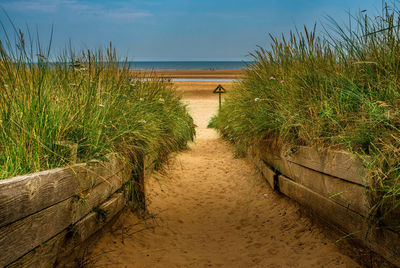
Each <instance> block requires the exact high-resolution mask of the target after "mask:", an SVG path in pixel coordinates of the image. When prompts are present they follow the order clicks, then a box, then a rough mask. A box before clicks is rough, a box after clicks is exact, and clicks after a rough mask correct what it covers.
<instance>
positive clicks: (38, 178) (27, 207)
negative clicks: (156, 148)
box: [0, 154, 130, 227]
mask: <svg viewBox="0 0 400 268" xmlns="http://www.w3.org/2000/svg"><path fill="white" fill-rule="evenodd" d="M123 162H124V161H122V160H121V159H118V158H117V156H116V155H115V154H111V155H110V161H109V162H104V163H97V164H95V165H86V164H77V165H73V166H71V168H57V169H53V170H48V171H43V172H38V173H34V174H29V175H24V176H18V177H15V178H11V179H7V180H1V181H0V227H2V226H5V225H7V224H10V223H12V222H14V221H16V220H18V219H21V218H23V217H26V216H28V215H31V214H33V213H36V212H38V211H41V210H43V209H45V208H47V207H50V206H52V205H54V204H56V203H58V202H61V201H63V200H66V199H68V198H70V197H72V196H74V195H79V194H80V193H81V192H82V191H86V190H88V189H89V188H92V187H94V186H96V185H97V184H99V183H101V182H103V181H106V180H107V179H108V178H109V177H110V176H112V175H113V174H114V173H115V172H118V169H123V172H125V173H128V169H127V165H126V164H125V165H124V163H123ZM129 177H130V176H129V175H128V174H127V175H126V176H124V178H125V179H126V180H128V179H129Z"/></svg>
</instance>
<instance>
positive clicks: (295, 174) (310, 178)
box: [262, 151, 370, 216]
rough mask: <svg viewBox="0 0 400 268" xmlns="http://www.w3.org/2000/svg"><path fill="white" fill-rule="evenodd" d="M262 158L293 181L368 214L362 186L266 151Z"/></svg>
mask: <svg viewBox="0 0 400 268" xmlns="http://www.w3.org/2000/svg"><path fill="white" fill-rule="evenodd" d="M262 159H263V160H264V161H265V162H267V163H268V164H269V165H271V166H273V167H274V168H275V169H276V170H278V171H279V172H280V173H281V174H283V175H285V176H286V177H288V178H290V179H292V180H293V181H295V182H297V183H299V184H301V185H303V186H305V187H307V188H309V189H311V190H312V191H314V192H316V193H318V194H320V195H322V196H324V197H326V198H329V199H331V200H332V201H334V202H336V203H338V204H340V205H342V206H344V207H346V208H348V209H350V210H352V211H354V212H357V213H359V214H361V215H363V216H367V215H368V213H369V209H370V205H369V201H368V198H367V195H366V189H365V187H364V186H361V185H359V184H354V183H351V182H348V181H346V180H342V179H339V178H336V177H332V176H329V175H327V174H323V173H320V172H317V171H315V170H312V169H309V168H307V167H304V166H300V165H297V164H295V163H292V162H290V161H287V160H286V159H285V158H282V157H279V156H275V155H272V154H270V153H269V152H267V151H264V152H263V154H262Z"/></svg>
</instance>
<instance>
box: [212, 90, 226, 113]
mask: <svg viewBox="0 0 400 268" xmlns="http://www.w3.org/2000/svg"><path fill="white" fill-rule="evenodd" d="M213 93H214V94H219V109H220V110H221V102H222V99H221V94H222V93H226V90H225V88H223V87H222V86H221V85H218V86H217V88H216V89H214V91H213Z"/></svg>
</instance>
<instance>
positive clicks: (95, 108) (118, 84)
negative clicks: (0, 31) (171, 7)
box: [0, 30, 195, 179]
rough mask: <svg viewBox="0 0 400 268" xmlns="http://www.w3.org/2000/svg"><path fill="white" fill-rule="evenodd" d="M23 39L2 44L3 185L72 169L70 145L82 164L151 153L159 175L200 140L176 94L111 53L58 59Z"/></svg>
mask: <svg viewBox="0 0 400 268" xmlns="http://www.w3.org/2000/svg"><path fill="white" fill-rule="evenodd" d="M15 35H16V38H15V37H14V34H7V33H4V36H5V38H4V39H2V41H1V42H2V43H0V179H5V178H10V177H12V176H16V175H22V174H26V173H31V172H36V171H41V170H46V169H51V168H55V167H60V166H66V165H69V163H71V161H72V159H71V158H72V157H74V156H71V148H70V147H71V146H70V145H73V146H75V148H76V146H77V156H76V157H77V161H78V162H88V161H90V160H93V159H98V160H106V155H107V154H109V153H111V152H119V153H122V154H125V155H127V156H129V157H135V156H136V155H137V154H138V153H140V152H144V153H145V154H146V155H147V156H148V157H147V158H148V159H152V160H153V161H154V162H153V163H150V166H152V167H158V166H159V165H160V164H161V163H162V162H164V161H165V160H166V159H167V156H168V154H169V153H171V152H174V151H177V150H180V149H183V148H185V146H186V143H187V141H189V140H192V139H193V137H194V135H195V131H194V127H195V126H194V124H193V120H192V118H191V117H190V115H189V114H188V113H187V109H186V106H185V105H184V104H183V103H182V102H181V98H180V96H179V95H178V94H177V93H176V91H175V89H174V87H173V86H172V85H171V84H170V83H167V82H166V81H165V80H163V79H158V78H156V77H153V78H148V77H147V78H146V79H141V78H140V77H139V76H138V75H137V74H135V75H133V74H132V73H131V72H130V71H129V69H128V66H127V65H126V64H121V63H120V61H119V58H118V57H117V55H116V52H115V49H114V48H113V47H112V46H111V45H110V46H109V47H108V48H106V49H104V50H97V51H90V50H89V51H82V52H79V53H75V52H73V51H72V50H69V49H68V50H66V51H65V52H64V53H61V55H59V56H51V52H50V51H51V42H50V44H49V46H48V47H44V46H41V44H40V43H39V42H38V40H36V38H33V37H32V36H31V35H30V34H29V32H28V36H24V34H23V33H22V32H21V31H17V30H16V31H15ZM12 40H17V41H16V42H14V41H12ZM66 145H67V146H66Z"/></svg>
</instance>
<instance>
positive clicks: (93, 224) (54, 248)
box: [8, 193, 126, 268]
mask: <svg viewBox="0 0 400 268" xmlns="http://www.w3.org/2000/svg"><path fill="white" fill-rule="evenodd" d="M125 204H126V200H125V198H124V195H123V194H121V193H116V194H114V195H113V196H112V197H111V198H110V199H109V200H108V201H106V202H104V203H103V204H102V205H101V206H100V207H99V209H100V210H103V211H104V212H105V213H106V214H105V215H106V217H105V218H102V217H101V216H100V215H99V214H98V213H97V212H92V213H90V214H88V215H87V216H86V217H84V218H83V219H81V220H80V221H78V222H77V223H76V224H75V225H74V226H73V227H72V228H69V229H68V230H64V231H63V232H61V233H60V234H58V235H56V236H55V237H53V238H52V239H50V240H49V241H47V242H45V243H43V244H42V245H41V246H39V247H37V248H35V249H34V250H33V251H31V252H29V253H28V254H26V255H25V256H23V257H22V258H20V259H19V260H17V261H15V262H14V263H12V264H10V265H9V266H8V267H13V268H14V267H26V268H30V267H40V268H47V267H53V266H54V265H55V263H56V262H57V263H60V261H61V259H62V258H63V257H64V256H66V255H68V254H70V253H71V251H72V250H73V249H74V248H75V247H79V246H84V244H85V243H84V241H86V240H87V239H88V238H89V237H90V236H92V235H93V234H95V233H96V232H97V231H99V230H100V229H101V228H102V227H103V226H104V225H105V224H107V223H108V222H109V221H110V220H111V219H112V218H113V217H114V216H115V215H117V213H118V212H120V211H121V210H122V209H123V208H124V206H125Z"/></svg>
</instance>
